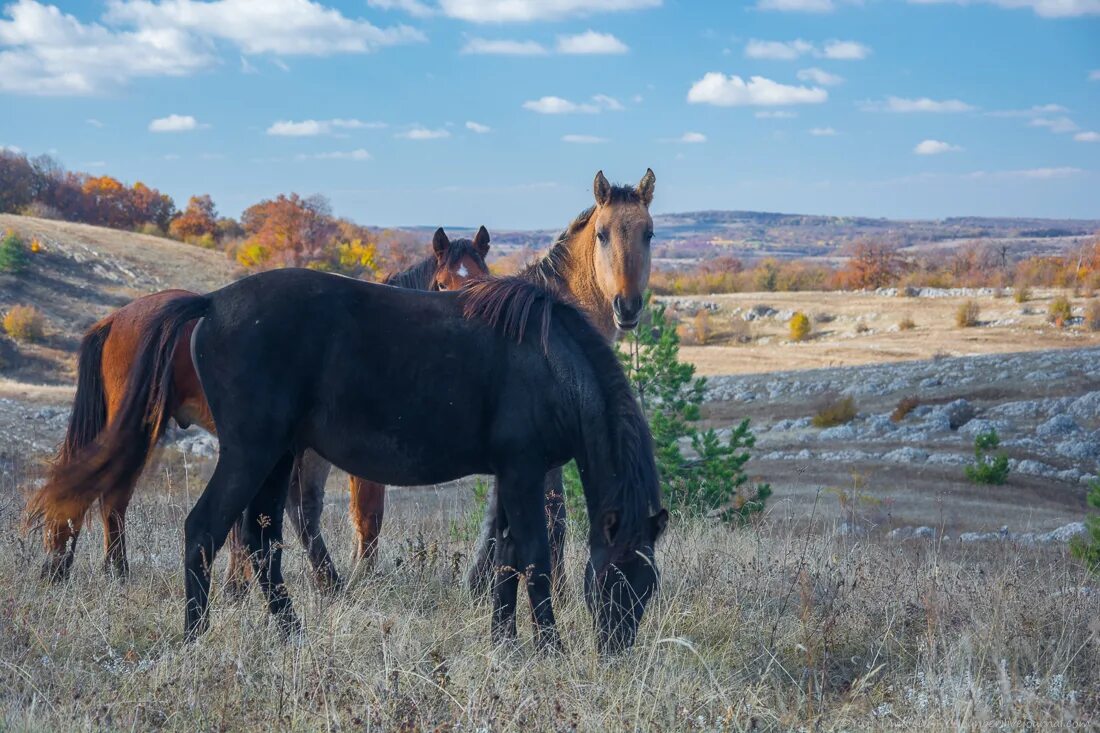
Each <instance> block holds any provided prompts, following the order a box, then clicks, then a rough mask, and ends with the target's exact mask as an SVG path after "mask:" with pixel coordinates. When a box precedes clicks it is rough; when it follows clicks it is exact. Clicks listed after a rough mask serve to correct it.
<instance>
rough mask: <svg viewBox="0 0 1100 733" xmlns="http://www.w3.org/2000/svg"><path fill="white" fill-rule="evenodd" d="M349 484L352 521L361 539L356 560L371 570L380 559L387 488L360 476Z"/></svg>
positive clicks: (351, 478)
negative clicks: (380, 542) (379, 539)
mask: <svg viewBox="0 0 1100 733" xmlns="http://www.w3.org/2000/svg"><path fill="white" fill-rule="evenodd" d="M348 483H349V487H348V488H349V491H350V492H351V521H352V523H353V524H354V525H355V533H356V534H357V535H358V539H359V542H358V546H357V547H356V548H355V559H356V560H358V561H360V562H362V563H363V564H364V566H365V567H366V568H367V569H371V568H373V567H374V564H375V562H376V560H377V559H378V535H379V534H380V533H381V531H382V517H383V516H384V515H385V512H386V486H385V484H379V483H376V482H374V481H368V480H367V479H365V478H359V477H358V476H350V477H349V481H348Z"/></svg>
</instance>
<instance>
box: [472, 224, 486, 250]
mask: <svg viewBox="0 0 1100 733" xmlns="http://www.w3.org/2000/svg"><path fill="white" fill-rule="evenodd" d="M474 249H475V250H477V253H478V254H479V255H481V256H482V257H484V256H485V255H487V254H489V230H488V229H486V228H485V227H481V228H480V229H478V230H477V234H475V235H474Z"/></svg>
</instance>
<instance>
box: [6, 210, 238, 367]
mask: <svg viewBox="0 0 1100 733" xmlns="http://www.w3.org/2000/svg"><path fill="white" fill-rule="evenodd" d="M8 229H10V230H13V231H15V232H16V233H17V234H19V235H20V236H21V237H22V238H23V239H24V241H26V242H28V243H29V242H31V241H32V240H36V241H37V242H38V244H39V247H38V248H37V249H38V251H37V252H34V253H32V254H31V255H30V257H29V260H30V265H29V267H28V269H27V271H26V272H24V273H21V274H20V275H18V276H13V275H4V274H0V312H5V311H7V309H9V308H10V307H12V306H14V305H32V306H34V307H35V308H37V309H38V310H40V311H41V312H42V313H43V314H44V315H45V317H46V322H47V325H46V339H45V341H44V342H43V343H40V344H35V345H18V346H17V345H15V344H13V343H11V342H10V340H7V339H3V338H2V337H0V342H2V343H0V356H3V357H4V358H3V361H4V362H6V365H0V377H6V378H8V379H13V380H17V381H22V382H44V383H51V384H56V383H67V382H70V381H71V379H72V367H73V354H74V353H75V350H76V348H77V346H78V345H79V342H80V335H81V334H82V333H83V332H84V330H85V329H86V328H87V327H88V326H89V325H91V324H92V323H94V322H95V321H96V320H98V319H99V318H102V317H103V316H105V315H106V314H108V313H110V312H111V311H112V310H114V309H115V308H118V307H119V306H121V305H123V304H125V303H127V302H129V301H130V300H132V299H133V298H135V297H137V296H139V295H143V294H145V293H151V292H155V291H157V290H164V289H166V288H186V289H189V290H196V291H208V290H212V289H215V288H218V287H221V286H222V285H224V284H226V283H227V282H229V281H230V280H232V279H233V277H234V274H235V269H236V268H235V265H234V263H233V262H231V261H229V260H227V259H226V257H225V255H223V254H222V253H220V252H212V251H209V250H204V249H201V248H199V247H193V246H191V245H187V244H182V243H180V242H175V241H172V240H168V239H162V238H160V237H151V236H147V235H143V234H133V233H130V232H120V231H116V230H113V229H104V228H101V227H93V226H88V225H86V224H74V223H70V222H60V221H49V220H45V219H32V218H27V217H21V216H13V215H9V214H0V232H3V231H6V230H8Z"/></svg>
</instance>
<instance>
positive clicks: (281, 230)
mask: <svg viewBox="0 0 1100 733" xmlns="http://www.w3.org/2000/svg"><path fill="white" fill-rule="evenodd" d="M241 225H242V226H243V227H244V231H245V234H246V235H247V237H248V238H247V239H246V240H245V242H244V244H243V245H242V247H241V249H240V251H239V252H238V256H237V259H238V260H239V261H240V262H241V263H242V264H244V265H246V266H248V267H270V266H275V267H278V266H285V267H302V266H304V265H305V264H307V263H308V262H310V261H314V260H320V259H323V258H324V256H325V254H326V252H325V250H326V248H327V247H328V246H330V245H331V243H332V240H333V237H334V236H335V235H336V233H337V226H336V222H335V220H334V219H333V218H332V215H331V213H330V208H329V204H328V201H327V200H326V199H325V198H324V197H322V196H310V197H308V198H302V197H301V196H299V195H298V194H296V193H292V194H290V196H285V195H283V194H279V196H277V197H276V198H275V199H273V200H264V201H261V202H260V203H258V204H254V205H252V206H250V207H248V208H247V209H245V212H244V214H242V215H241Z"/></svg>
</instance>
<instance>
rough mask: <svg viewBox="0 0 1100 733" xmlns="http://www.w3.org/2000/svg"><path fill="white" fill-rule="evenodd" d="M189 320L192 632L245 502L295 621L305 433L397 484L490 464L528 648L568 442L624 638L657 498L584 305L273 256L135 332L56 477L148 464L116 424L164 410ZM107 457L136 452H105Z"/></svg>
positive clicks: (496, 598) (340, 460) (87, 480)
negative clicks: (287, 551) (208, 473)
mask: <svg viewBox="0 0 1100 733" xmlns="http://www.w3.org/2000/svg"><path fill="white" fill-rule="evenodd" d="M200 318H201V319H202V320H201V321H200V322H199V324H198V325H197V326H196V327H195V329H194V334H193V336H192V341H191V352H192V357H193V360H194V363H195V367H196V369H197V371H198V374H199V377H200V380H201V382H202V385H203V388H204V390H205V394H206V398H207V402H208V403H209V405H210V410H211V413H212V415H213V418H214V422H215V423H216V424H217V426H218V440H219V442H220V444H221V450H220V452H219V456H218V464H217V467H216V468H215V470H214V474H213V476H212V477H211V479H210V482H209V483H208V484H207V487H206V490H205V491H204V492H203V494H202V496H201V497H200V498H199V500H198V502H197V503H196V504H195V507H194V508H193V509H192V511H191V513H190V514H189V515H188V517H187V522H186V526H185V549H184V564H185V578H186V597H187V604H186V612H185V635H186V637H187V638H194V637H195V636H196V635H198V634H199V633H201V632H202V631H203V630H205V628H206V626H207V624H208V617H207V611H208V607H209V589H210V567H211V565H212V563H213V561H214V556H215V553H216V552H217V550H218V548H220V547H221V545H222V544H223V542H224V541H225V539H226V536H227V534H228V533H229V530H230V527H231V526H232V525H233V523H234V522H235V521H236V520H237V518H238V517H240V516H241V514H242V512H244V517H245V519H244V524H243V529H244V536H245V539H246V541H247V543H248V547H249V550H250V553H251V554H250V558H251V559H252V561H253V568H254V572H255V573H256V575H257V577H258V578H259V583H260V586H261V588H262V589H263V591H264V593H265V595H266V597H267V602H268V607H269V610H270V611H271V612H272V613H273V614H275V616H276V618H277V620H278V621H279V623H280V626H281V627H282V628H283V629H284V630H285V631H287V632H294V631H296V630H297V629H298V628H300V626H299V622H298V620H297V617H296V616H295V614H294V612H293V611H292V609H291V602H290V597H289V595H288V593H287V590H286V586H285V584H284V582H283V577H282V571H281V558H282V549H281V548H282V541H281V540H282V520H283V507H284V503H285V501H286V497H287V486H288V480H289V478H290V473H291V471H292V468H293V465H294V457H295V456H296V455H297V454H298V453H300V452H301V451H303V450H305V449H307V448H308V449H312V450H314V451H315V452H317V453H318V454H319V455H321V456H323V457H324V458H325V459H326V460H329V461H331V462H332V463H333V464H334V465H336V466H339V467H341V468H343V469H344V470H346V471H348V472H349V473H351V474H353V475H358V476H372V477H375V478H377V479H378V480H380V481H384V482H385V483H387V484H392V485H413V484H430V483H438V482H441V481H447V480H451V479H456V478H459V477H461V476H468V475H470V474H474V473H492V474H494V475H495V476H496V479H497V493H498V499H497V502H496V513H497V518H496V530H497V531H496V543H497V545H496V557H497V582H496V584H495V585H494V592H493V614H492V639H493V640H494V642H498V643H499V642H505V641H508V640H509V639H512V638H514V637H515V635H516V600H517V599H516V595H517V592H518V587H519V582H520V579H521V577H522V578H523V580H524V582H525V583H526V586H527V592H528V595H529V598H530V603H531V609H532V617H533V621H534V625H535V638H536V644H537V646H538V647H539V648H548V647H549V648H558V647H560V646H561V640H560V637H559V636H558V632H557V629H556V626H555V623H554V612H553V605H552V600H551V596H552V593H551V579H550V574H551V560H550V547H549V541H548V538H547V533H546V528H545V520H544V516H545V515H544V507H545V500H544V477H545V475H546V473H547V471H549V470H550V469H551V468H553V467H555V466H560V465H562V464H563V463H565V462H566V461H568V460H569V459H571V458H575V459H576V460H577V463H578V466H579V468H580V474H581V480H582V483H583V485H584V492H585V500H586V502H587V505H588V512H589V516H590V517H591V531H590V533H589V548H590V557H589V562H588V567H587V570H586V573H585V588H586V599H587V600H588V605H589V608H590V610H591V612H592V614H593V617H594V621H595V626H596V631H597V643H598V649H599V651H600V652H601V653H604V652H615V651H620V650H622V649H625V648H626V647H629V646H630V645H631V644H632V643H633V641H634V638H635V634H636V632H637V627H638V623H639V622H640V620H641V617H642V613H643V611H644V609H645V605H646V603H647V601H648V600H649V598H650V597H651V596H652V595H653V593H654V592H655V590H656V587H657V582H658V574H657V569H656V564H655V560H654V545H655V543H656V540H657V538H658V536H659V535H660V534H661V532H662V531H663V530H664V527H665V525H666V523H667V520H668V514H667V512H666V511H665V510H664V509H663V508H662V506H661V497H660V489H659V485H658V477H657V467H656V463H655V461H654V456H653V445H652V441H651V438H650V434H649V429H648V426H647V424H646V422H645V419H644V417H643V416H642V414H641V410H640V408H639V407H638V404H637V402H636V401H635V398H634V394H633V392H632V390H631V387H630V384H629V382H628V381H627V379H626V377H625V375H624V373H623V370H622V367H621V366H620V365H619V363H618V359H617V357H616V356H615V354H614V352H613V351H612V350H611V348H610V347H609V346H608V344H607V342H606V340H605V339H604V338H603V336H602V335H601V334H600V333H599V332H597V331H596V330H595V329H594V328H593V327H592V326H591V324H590V323H589V322H588V320H587V319H585V318H584V317H583V316H582V315H581V314H580V313H578V312H577V311H576V310H575V309H573V308H572V307H570V306H568V305H565V304H564V303H562V302H560V301H557V300H555V299H554V298H553V296H552V295H551V294H550V293H549V292H548V291H546V290H544V289H542V288H540V287H538V286H537V285H533V284H531V283H529V282H525V281H523V280H519V279H516V278H505V279H500V280H485V281H481V282H477V283H474V284H472V285H470V286H469V287H467V288H465V289H463V290H460V291H458V292H456V293H422V292H415V291H411V290H401V289H398V288H388V287H385V286H381V285H372V284H369V283H362V282H358V281H355V280H351V279H349V278H342V277H337V276H333V275H328V274H325V273H319V272H314V271H310V270H274V271H271V272H265V273H261V274H258V275H253V276H252V277H249V278H246V279H244V280H241V281H239V282H237V283H234V284H232V285H229V286H226V287H224V288H222V289H221V290H218V291H215V292H213V293H211V294H209V295H206V296H189V297H185V298H179V299H176V300H173V301H172V302H171V303H170V304H168V305H167V306H166V307H165V308H164V309H163V310H162V311H161V312H160V313H158V315H157V317H156V319H155V320H154V322H153V323H151V324H150V328H149V329H147V330H146V332H145V334H144V336H143V338H142V341H141V344H140V345H139V347H138V349H137V353H136V354H135V361H134V367H133V369H134V375H133V378H132V379H131V380H130V381H129V383H128V385H127V390H126V394H125V396H124V398H123V401H122V406H121V408H120V419H119V420H116V421H115V422H113V423H112V424H111V425H110V426H109V427H108V428H107V430H106V432H105V433H104V434H103V436H102V440H103V445H104V446H105V448H106V449H107V450H105V451H101V452H100V453H93V454H84V457H83V458H78V459H77V460H75V461H73V462H71V463H68V464H66V465H65V466H64V467H62V469H61V470H60V471H59V475H58V477H57V480H58V481H60V482H63V483H66V484H75V485H85V484H88V485H92V486H99V485H104V486H110V485H112V484H113V483H114V478H115V475H117V474H118V473H120V472H125V471H127V470H134V469H135V467H136V468H140V465H141V462H142V461H143V452H144V451H147V450H148V449H149V448H150V445H149V443H148V442H147V443H146V444H145V445H142V446H139V447H137V448H128V447H127V446H126V445H125V443H126V442H127V441H128V440H130V438H131V436H130V435H129V433H128V432H127V431H124V430H120V429H119V426H122V425H128V424H133V423H135V422H137V423H140V424H143V425H147V426H149V428H148V434H149V435H152V434H155V433H156V432H157V430H158V429H159V428H160V427H162V426H163V424H164V422H165V421H166V420H167V419H168V407H169V398H170V394H169V392H168V390H167V389H165V386H166V385H169V384H170V383H171V375H172V368H173V364H172V357H173V351H174V348H175V344H176V341H177V340H178V338H179V336H180V334H181V333H182V332H183V331H184V330H185V329H187V328H188V327H189V324H190V323H192V322H193V321H194V320H196V319H200ZM425 345H430V348H425ZM116 454H124V457H127V458H132V459H133V460H134V461H135V465H134V466H131V467H129V468H128V467H126V466H125V465H119V464H118V462H117V461H111V460H103V459H102V457H103V456H110V455H116ZM47 519H48V520H53V521H56V520H57V519H58V517H56V516H47Z"/></svg>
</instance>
